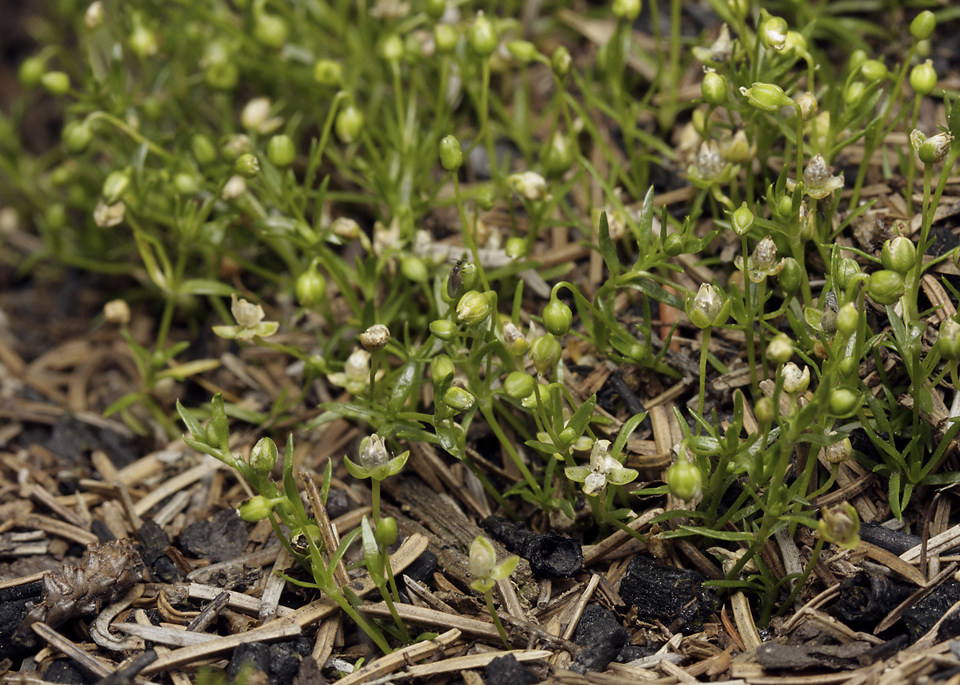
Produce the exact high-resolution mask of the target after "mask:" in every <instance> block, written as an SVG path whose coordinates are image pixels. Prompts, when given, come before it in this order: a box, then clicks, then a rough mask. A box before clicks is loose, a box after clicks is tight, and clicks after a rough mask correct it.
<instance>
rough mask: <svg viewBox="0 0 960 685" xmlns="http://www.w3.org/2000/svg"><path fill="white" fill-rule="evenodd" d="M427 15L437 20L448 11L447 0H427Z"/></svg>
mask: <svg viewBox="0 0 960 685" xmlns="http://www.w3.org/2000/svg"><path fill="white" fill-rule="evenodd" d="M426 11H427V16H428V17H430V18H431V19H433V20H434V21H437V20H438V19H439V18H440V17H442V16H443V13H444V12H446V11H447V0H427V6H426Z"/></svg>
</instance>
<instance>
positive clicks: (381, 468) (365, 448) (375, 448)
mask: <svg viewBox="0 0 960 685" xmlns="http://www.w3.org/2000/svg"><path fill="white" fill-rule="evenodd" d="M409 456H410V452H409V450H408V451H406V452H404V453H402V454H398V455H397V456H395V457H394V456H392V455H391V454H390V452H389V451H388V450H387V447H386V445H384V443H383V438H381V437H380V436H379V435H377V434H376V433H374V434H373V435H371V436H369V437H366V438H364V439H363V440H361V441H360V453H359V457H360V458H359V459H358V461H359V462H360V463H359V464H357V463H355V462H352V461H350V458H349V457H347V456H344V458H343V465H344V466H346V467H347V471H348V472H349V473H350V475H351V476H353V477H354V478H359V479H363V478H372V479H373V480H377V481H381V480H383V479H385V478H389V477H390V476H395V475H396V474H398V473H400V469H402V468H403V466H404V464H406V463H407V458H408V457H409Z"/></svg>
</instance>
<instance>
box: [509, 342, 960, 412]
mask: <svg viewBox="0 0 960 685" xmlns="http://www.w3.org/2000/svg"><path fill="white" fill-rule="evenodd" d="M958 349H960V348H958ZM535 382H536V381H534V379H533V376H531V375H530V374H527V373H524V372H523V371H512V372H511V373H509V374H508V375H507V378H506V380H505V381H504V382H503V389H504V392H506V393H507V395H508V396H509V397H512V398H513V399H515V400H522V399H523V398H524V397H530V393H532V392H533V385H534V383H535Z"/></svg>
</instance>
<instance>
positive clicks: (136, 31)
mask: <svg viewBox="0 0 960 685" xmlns="http://www.w3.org/2000/svg"><path fill="white" fill-rule="evenodd" d="M127 44H128V45H129V46H130V50H132V51H133V54H135V55H136V56H137V57H139V58H140V59H146V58H147V57H149V56H151V55H155V54H157V36H156V34H155V33H154V32H153V31H151V30H150V29H148V28H147V27H146V26H143V25H141V24H137V25H136V26H134V27H133V31H131V33H130V38H128V39H127Z"/></svg>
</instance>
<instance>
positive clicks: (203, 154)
mask: <svg viewBox="0 0 960 685" xmlns="http://www.w3.org/2000/svg"><path fill="white" fill-rule="evenodd" d="M190 149H191V151H192V152H193V158H194V159H195V160H197V164H199V165H200V166H206V165H207V164H212V163H213V162H215V161H217V148H215V147H214V146H213V143H211V142H210V139H209V138H207V137H206V136H205V135H203V134H202V133H195V134H194V135H193V137H192V138H191V139H190Z"/></svg>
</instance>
